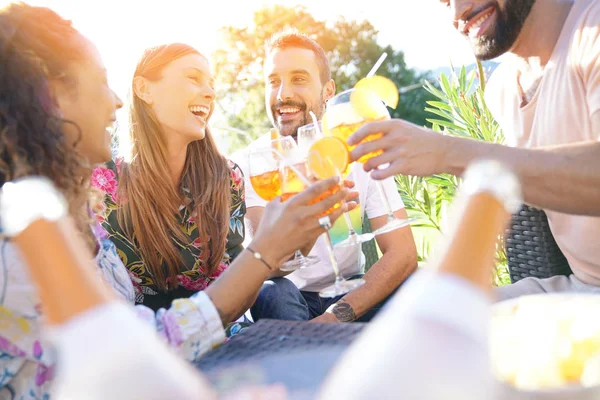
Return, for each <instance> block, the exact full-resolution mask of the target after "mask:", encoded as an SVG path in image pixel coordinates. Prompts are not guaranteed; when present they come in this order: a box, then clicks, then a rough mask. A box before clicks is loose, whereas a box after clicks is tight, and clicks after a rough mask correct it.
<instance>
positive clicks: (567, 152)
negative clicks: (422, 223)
mask: <svg viewBox="0 0 600 400" xmlns="http://www.w3.org/2000/svg"><path fill="white" fill-rule="evenodd" d="M448 139H449V143H450V144H451V145H450V148H451V151H450V152H449V153H448V156H447V158H446V162H445V171H444V172H448V173H451V174H454V175H462V173H463V172H464V170H465V169H466V167H467V166H468V165H469V164H470V163H471V162H472V161H474V160H477V159H483V158H487V159H494V160H498V161H500V162H502V163H503V164H505V165H507V166H509V167H510V168H511V169H513V171H514V172H515V173H516V174H518V175H519V177H520V179H521V182H522V187H523V195H524V199H525V202H526V203H527V204H531V205H534V206H536V207H540V208H546V209H549V210H554V211H559V212H564V213H568V214H577V215H593V216H600V143H599V142H585V143H574V144H569V145H561V146H554V147H544V148H538V149H518V148H512V147H507V146H502V145H497V144H491V143H484V142H479V141H475V140H468V139H461V138H448Z"/></svg>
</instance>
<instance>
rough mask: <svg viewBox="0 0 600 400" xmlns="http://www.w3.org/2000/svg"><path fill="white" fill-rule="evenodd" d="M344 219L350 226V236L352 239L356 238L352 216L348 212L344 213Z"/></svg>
mask: <svg viewBox="0 0 600 400" xmlns="http://www.w3.org/2000/svg"><path fill="white" fill-rule="evenodd" d="M344 219H345V220H346V224H348V232H349V234H348V236H350V237H354V236H356V231H355V230H354V227H353V226H352V220H351V219H350V214H348V211H346V212H345V213H344Z"/></svg>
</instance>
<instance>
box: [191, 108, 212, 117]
mask: <svg viewBox="0 0 600 400" xmlns="http://www.w3.org/2000/svg"><path fill="white" fill-rule="evenodd" d="M190 111H191V112H193V113H194V114H201V115H202V116H206V115H208V113H209V112H210V107H207V106H190Z"/></svg>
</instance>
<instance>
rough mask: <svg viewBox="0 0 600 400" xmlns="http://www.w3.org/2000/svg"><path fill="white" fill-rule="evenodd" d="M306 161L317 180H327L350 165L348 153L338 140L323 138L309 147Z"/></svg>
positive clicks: (344, 145)
mask: <svg viewBox="0 0 600 400" xmlns="http://www.w3.org/2000/svg"><path fill="white" fill-rule="evenodd" d="M307 161H308V167H309V169H310V170H311V171H312V173H313V174H314V175H315V176H316V177H317V179H327V178H331V177H334V176H338V175H340V174H342V173H343V172H344V171H346V168H348V164H349V163H350V152H349V151H348V147H346V144H345V143H344V142H343V141H341V140H340V139H338V138H336V137H333V136H325V137H322V138H321V139H319V140H317V141H316V142H314V143H313V144H312V146H310V150H309V151H308V158H307Z"/></svg>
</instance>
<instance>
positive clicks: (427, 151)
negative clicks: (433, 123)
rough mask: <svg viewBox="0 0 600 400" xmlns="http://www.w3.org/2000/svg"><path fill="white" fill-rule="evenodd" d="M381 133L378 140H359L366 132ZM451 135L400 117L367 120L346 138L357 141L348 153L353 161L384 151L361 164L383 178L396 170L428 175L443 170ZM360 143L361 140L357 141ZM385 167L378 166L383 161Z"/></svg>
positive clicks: (349, 141)
mask: <svg viewBox="0 0 600 400" xmlns="http://www.w3.org/2000/svg"><path fill="white" fill-rule="evenodd" d="M378 133H381V134H383V136H382V137H381V138H379V139H377V140H372V141H369V142H365V143H361V141H362V140H363V139H365V138H366V137H368V136H369V135H374V134H378ZM451 140H452V138H450V137H448V136H444V135H441V134H439V133H437V132H434V131H432V130H430V129H427V128H422V127H420V126H417V125H414V124H411V123H410V122H406V121H403V120H399V119H391V120H386V121H379V122H370V123H368V124H365V125H363V126H362V127H361V128H360V129H358V130H357V131H356V132H354V134H353V135H352V136H350V138H349V139H348V144H349V145H354V144H358V145H357V146H356V148H355V149H354V150H352V152H351V153H350V158H351V159H352V161H355V160H358V159H359V158H360V157H362V156H364V155H366V154H369V153H371V152H374V151H377V150H383V154H381V155H379V156H377V157H373V158H371V159H370V160H369V161H367V162H366V163H365V165H364V169H365V171H367V172H368V171H371V170H375V171H373V173H372V174H371V176H372V177H373V179H384V178H388V177H390V176H394V175H397V174H402V175H414V176H429V175H434V174H437V173H441V172H447V171H444V169H445V167H444V163H445V159H446V156H447V154H448V152H449V151H450V149H451V146H450V143H451ZM359 143H360V144H359ZM386 164H389V166H388V167H387V168H384V169H381V170H377V168H378V167H380V166H382V165H386Z"/></svg>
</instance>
